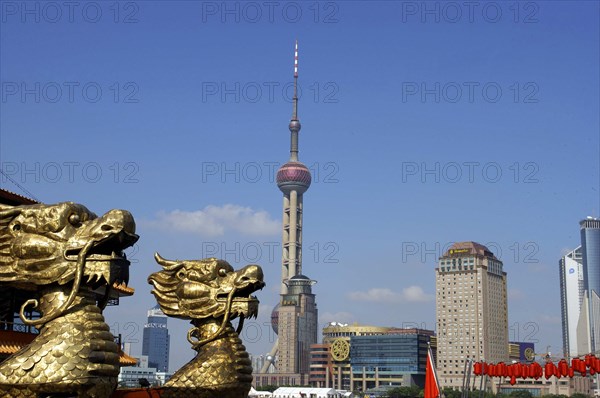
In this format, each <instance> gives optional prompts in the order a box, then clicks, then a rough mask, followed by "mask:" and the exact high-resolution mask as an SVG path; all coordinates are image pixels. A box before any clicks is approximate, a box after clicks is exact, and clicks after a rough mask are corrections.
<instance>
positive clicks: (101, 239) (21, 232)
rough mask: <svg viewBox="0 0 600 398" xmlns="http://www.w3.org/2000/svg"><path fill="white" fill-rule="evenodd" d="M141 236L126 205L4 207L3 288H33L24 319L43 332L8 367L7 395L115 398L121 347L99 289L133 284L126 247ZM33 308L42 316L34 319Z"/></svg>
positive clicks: (4, 375)
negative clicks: (96, 209) (99, 209)
mask: <svg viewBox="0 0 600 398" xmlns="http://www.w3.org/2000/svg"><path fill="white" fill-rule="evenodd" d="M137 239H138V236H137V235H135V223H134V221H133V217H132V216H131V214H130V213H129V212H127V211H124V210H111V211H109V212H107V213H106V214H105V215H103V216H102V217H97V216H96V215H95V214H94V213H92V212H90V211H89V210H88V209H87V208H85V207H84V206H82V205H79V204H75V203H71V202H66V203H59V204H56V205H43V204H36V205H24V206H14V207H12V206H0V287H2V286H10V287H12V288H18V289H21V290H22V291H26V292H29V293H28V294H29V296H30V298H29V299H28V300H27V301H25V303H24V304H23V305H22V306H21V309H20V316H21V319H22V321H23V323H25V324H26V325H34V326H36V327H37V328H38V329H39V331H40V333H39V335H37V337H36V338H35V339H34V340H33V341H32V342H31V344H29V345H27V346H25V347H24V348H22V349H21V350H20V351H18V352H17V353H16V354H14V355H13V356H11V357H9V358H8V359H6V360H5V361H4V362H2V363H1V364H0V396H2V397H7V398H30V397H38V396H47V395H52V394H63V395H64V396H77V397H81V398H83V397H86V398H88V397H89V398H107V397H109V396H110V394H111V392H112V391H113V390H114V389H115V386H116V380H117V375H118V373H119V355H118V347H117V344H116V343H115V342H114V340H113V336H112V334H111V333H110V332H109V327H108V325H107V324H106V323H105V321H104V317H103V315H102V310H101V308H100V307H98V305H97V304H98V302H99V301H101V300H102V299H103V297H102V296H103V295H104V294H99V293H98V292H96V290H101V291H106V288H107V287H108V286H112V285H113V284H114V283H117V284H120V283H122V282H125V283H126V282H127V279H128V267H129V261H127V260H126V259H125V256H124V255H123V254H122V250H124V249H125V248H127V247H129V246H131V245H133V244H134V243H135V242H136V241H137ZM31 311H35V312H38V313H39V314H40V316H41V317H40V318H38V319H29V318H28V317H27V314H28V313H30V312H31ZM63 395H61V396H63Z"/></svg>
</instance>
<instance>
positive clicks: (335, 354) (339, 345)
mask: <svg viewBox="0 0 600 398" xmlns="http://www.w3.org/2000/svg"><path fill="white" fill-rule="evenodd" d="M349 356H350V343H349V342H348V341H347V340H346V339H337V340H335V341H334V342H333V344H332V345H331V357H332V358H333V359H334V360H336V361H338V362H340V361H345V360H346V359H347V358H348V357H349Z"/></svg>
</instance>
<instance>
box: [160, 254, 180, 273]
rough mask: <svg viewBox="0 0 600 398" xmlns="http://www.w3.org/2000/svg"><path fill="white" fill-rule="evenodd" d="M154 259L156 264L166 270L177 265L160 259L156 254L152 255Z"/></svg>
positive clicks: (175, 262) (174, 262)
mask: <svg viewBox="0 0 600 398" xmlns="http://www.w3.org/2000/svg"><path fill="white" fill-rule="evenodd" d="M154 259H155V260H156V262H157V263H158V264H160V265H162V266H163V267H164V268H166V269H169V268H173V267H175V266H177V265H178V264H179V263H178V262H177V261H172V260H167V259H165V258H162V257H161V256H160V254H158V252H156V253H154Z"/></svg>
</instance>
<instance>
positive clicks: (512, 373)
mask: <svg viewBox="0 0 600 398" xmlns="http://www.w3.org/2000/svg"><path fill="white" fill-rule="evenodd" d="M515 370H516V369H515V364H514V363H513V364H510V365H507V366H506V376H507V377H514V376H515Z"/></svg>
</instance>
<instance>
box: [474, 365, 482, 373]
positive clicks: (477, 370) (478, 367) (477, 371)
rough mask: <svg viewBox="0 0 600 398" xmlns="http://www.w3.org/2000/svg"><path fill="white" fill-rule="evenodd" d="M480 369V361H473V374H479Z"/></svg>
mask: <svg viewBox="0 0 600 398" xmlns="http://www.w3.org/2000/svg"><path fill="white" fill-rule="evenodd" d="M481 371H482V367H481V362H475V363H474V364H473V374H474V375H475V376H481Z"/></svg>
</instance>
